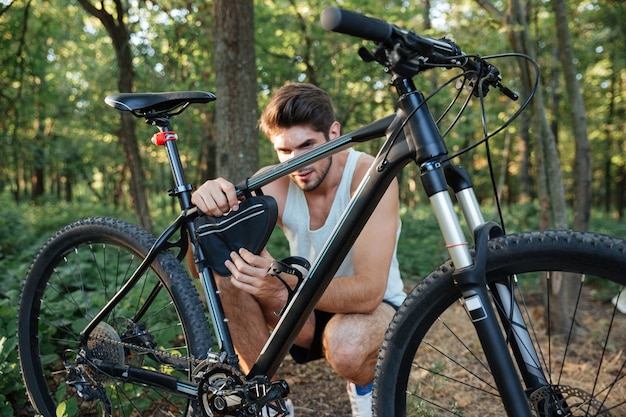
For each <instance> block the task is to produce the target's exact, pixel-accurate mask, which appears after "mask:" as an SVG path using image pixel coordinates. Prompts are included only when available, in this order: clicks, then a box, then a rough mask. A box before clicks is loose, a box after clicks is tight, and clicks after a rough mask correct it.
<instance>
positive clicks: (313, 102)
mask: <svg viewBox="0 0 626 417" xmlns="http://www.w3.org/2000/svg"><path fill="white" fill-rule="evenodd" d="M335 120H336V119H335V110H334V108H333V103H332V100H331V99H330V96H329V95H328V93H326V91H324V90H322V89H321V88H319V87H316V86H314V85H313V84H307V83H297V84H287V85H284V86H282V87H281V88H279V89H278V90H276V92H275V93H274V94H273V95H272V98H271V99H270V101H269V103H268V104H267V106H266V107H265V110H263V113H262V114H261V118H260V119H259V128H260V129H261V131H262V132H263V133H264V134H265V136H267V137H268V138H270V139H271V138H272V137H273V136H274V135H275V134H276V133H277V131H278V130H279V129H285V128H290V127H293V126H299V125H305V126H309V127H310V128H311V129H313V130H315V131H316V132H323V133H324V135H325V136H326V139H328V133H329V130H330V126H331V125H332V124H333V123H334V122H335Z"/></svg>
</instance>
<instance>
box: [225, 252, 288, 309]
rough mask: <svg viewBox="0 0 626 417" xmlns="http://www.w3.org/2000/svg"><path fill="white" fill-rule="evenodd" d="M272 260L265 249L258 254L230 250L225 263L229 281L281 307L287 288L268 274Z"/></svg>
mask: <svg viewBox="0 0 626 417" xmlns="http://www.w3.org/2000/svg"><path fill="white" fill-rule="evenodd" d="M272 261H273V258H272V257H271V256H270V254H269V252H267V250H265V249H264V250H263V251H262V252H261V254H260V255H255V254H253V253H252V252H250V251H248V250H246V249H240V250H239V253H237V252H231V260H229V261H226V262H225V265H226V268H228V270H229V271H230V273H231V274H232V278H231V283H232V285H233V286H234V287H236V288H239V289H240V290H242V291H245V292H247V293H248V294H250V295H252V296H253V297H255V298H256V299H257V300H259V301H262V302H267V301H270V303H272V304H274V303H276V305H280V306H281V307H282V305H283V304H284V303H285V302H287V295H288V294H287V289H286V288H285V286H284V285H283V284H282V283H281V282H280V281H279V280H278V279H276V278H274V277H273V276H271V275H268V271H269V268H270V265H271V264H272Z"/></svg>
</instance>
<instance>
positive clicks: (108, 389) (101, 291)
mask: <svg viewBox="0 0 626 417" xmlns="http://www.w3.org/2000/svg"><path fill="white" fill-rule="evenodd" d="M101 240H102V239H101ZM104 240H105V242H97V241H93V242H90V243H89V244H83V245H79V246H76V247H72V248H68V250H64V251H63V252H64V254H63V256H59V257H58V259H57V260H56V261H54V262H53V264H50V267H49V268H48V269H47V271H46V272H47V273H46V279H45V282H44V280H42V281H40V285H39V288H38V289H37V291H36V292H35V294H34V297H33V299H34V300H37V299H38V297H39V296H38V294H42V295H41V303H40V304H39V303H37V302H34V303H33V304H32V306H31V307H30V312H29V313H30V316H31V317H36V319H33V320H32V321H31V326H37V331H36V337H35V334H34V333H33V334H30V335H29V336H28V338H29V344H28V345H26V344H24V345H26V346H28V347H27V348H25V350H29V352H28V356H29V357H31V358H32V359H33V361H32V365H30V366H32V368H33V372H34V373H35V374H37V371H38V370H39V371H40V372H41V369H43V373H44V374H45V377H43V378H41V377H39V378H37V379H36V380H35V378H36V377H31V379H30V380H29V378H27V377H26V375H25V379H26V383H27V385H29V389H31V391H32V390H33V389H34V390H36V391H40V392H41V393H42V394H41V395H40V396H39V395H37V396H35V398H33V399H34V400H35V401H36V402H38V404H39V408H40V409H41V408H43V407H45V408H46V409H47V410H49V411H51V412H52V413H54V412H55V410H54V409H51V402H52V403H54V404H55V405H54V406H53V407H55V408H56V407H57V406H58V404H60V406H61V407H63V408H65V409H66V410H67V412H68V414H69V415H72V414H78V415H81V416H96V415H108V414H109V412H111V409H112V410H114V411H113V413H114V414H115V413H117V415H121V416H126V415H128V416H130V415H155V416H158V415H167V416H171V415H184V414H185V413H187V409H188V401H187V399H185V398H183V397H180V396H174V395H170V394H166V393H163V392H159V391H155V390H151V389H148V388H146V387H143V386H138V385H133V384H128V383H121V382H117V383H113V381H112V380H111V379H109V378H107V377H105V376H103V375H102V374H100V373H98V372H97V371H95V370H94V368H93V367H91V366H90V365H89V363H88V362H85V361H84V360H83V359H82V358H83V357H84V356H85V355H84V354H83V353H81V351H80V346H79V343H78V340H79V333H80V331H82V330H83V329H84V328H85V326H86V325H87V323H88V322H89V321H90V320H91V319H92V318H93V317H94V314H95V313H96V312H97V311H98V310H99V309H100V308H101V307H102V306H104V305H105V303H106V302H107V301H108V300H109V299H110V298H111V297H112V295H113V294H114V293H115V291H116V290H117V289H119V287H120V286H121V285H122V284H123V283H124V282H125V280H126V279H127V278H128V276H129V275H130V274H131V273H132V271H133V270H134V268H136V267H137V266H138V265H139V263H140V261H141V257H140V256H137V253H134V251H133V250H129V249H128V248H127V247H125V245H119V244H118V243H117V242H115V241H114V240H111V239H104ZM158 273H161V274H163V273H165V272H164V271H158ZM158 280H159V279H158V275H157V273H156V272H155V270H150V271H148V273H147V274H146V276H145V277H144V278H142V280H141V282H140V284H139V285H137V286H136V287H135V288H134V289H133V290H132V293H131V294H130V296H129V297H127V298H126V299H128V300H133V301H129V302H123V303H122V304H121V305H120V306H119V307H117V308H116V309H115V310H114V311H113V313H112V314H111V315H110V316H109V317H107V319H106V320H105V322H106V323H105V326H107V331H108V333H107V332H104V334H105V335H109V337H108V338H105V339H104V340H95V339H93V338H91V339H90V341H89V342H88V345H89V346H90V347H91V348H93V349H94V350H95V351H96V352H98V351H100V352H101V351H111V350H117V351H118V354H119V352H120V351H121V352H123V355H124V364H126V365H134V366H145V367H147V368H149V369H157V370H161V371H164V372H167V373H169V374H173V375H178V376H180V377H182V378H185V377H188V375H189V372H188V370H187V369H178V368H179V366H180V363H181V362H184V361H178V362H175V361H170V362H172V363H175V364H176V365H174V366H172V365H171V364H169V363H162V362H163V358H162V357H160V356H157V357H154V355H150V354H149V353H148V349H153V350H161V351H165V352H167V355H174V356H188V351H189V349H188V346H187V341H186V338H185V337H184V336H183V335H182V330H181V327H182V325H181V320H180V317H179V316H178V314H177V311H176V308H175V306H174V304H173V303H172V300H171V298H170V296H169V294H168V292H167V291H166V290H165V289H161V290H160V291H159V293H158V296H157V297H156V298H155V300H154V302H153V303H152V305H151V307H150V308H149V309H148V310H147V312H146V313H145V314H144V315H143V317H142V319H141V320H140V323H141V324H142V327H141V329H134V328H133V329H130V328H132V327H133V326H129V323H131V320H130V318H131V317H134V315H135V314H136V312H137V311H138V309H139V308H140V304H139V303H138V302H137V301H136V300H142V299H144V300H145V299H146V297H147V295H148V294H149V293H150V291H151V290H152V289H153V288H154V287H155V285H156V283H157V282H158ZM126 299H125V300H126ZM111 340H112V341H113V342H111ZM139 343H141V344H143V345H144V347H147V348H148V349H144V350H142V349H130V348H129V346H130V344H139ZM25 353H26V352H24V351H22V352H21V355H20V356H21V357H22V356H25ZM100 355H104V357H100V359H107V360H108V359H110V358H111V356H107V355H110V353H109V354H107V353H100ZM97 357H98V353H96V358H97ZM118 357H119V356H118ZM166 357H167V356H166ZM156 359H158V360H156ZM64 360H67V362H69V366H65V365H64ZM165 361H166V362H167V361H168V359H165ZM22 362H24V361H22ZM81 362H83V363H81ZM160 362H161V363H160ZM68 369H69V370H71V371H74V372H78V371H83V372H82V373H81V375H82V379H81V380H79V381H78V382H77V380H76V379H73V378H69V379H68V378H67V370H68ZM67 381H69V382H71V384H70V385H71V386H68V385H67V384H66V382H67ZM80 385H82V386H85V387H87V386H89V387H91V389H94V390H95V391H96V392H99V391H98V389H97V387H98V386H99V385H100V386H101V390H102V392H105V393H106V394H97V395H98V396H99V398H96V399H93V400H90V401H87V400H85V399H84V398H81V397H80V396H79V395H77V389H78V388H80ZM48 390H49V391H50V393H51V394H50V397H49V396H47V392H48ZM37 397H39V398H37ZM51 399H53V401H50V400H51ZM44 403H45V404H46V405H44ZM145 413H147V414H145Z"/></svg>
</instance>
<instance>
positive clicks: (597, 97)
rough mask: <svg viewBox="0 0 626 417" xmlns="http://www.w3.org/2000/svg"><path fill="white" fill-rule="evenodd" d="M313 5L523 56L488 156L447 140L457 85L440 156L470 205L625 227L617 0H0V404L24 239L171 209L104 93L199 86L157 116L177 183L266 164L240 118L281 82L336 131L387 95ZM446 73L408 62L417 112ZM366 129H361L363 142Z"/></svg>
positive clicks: (555, 222)
mask: <svg viewBox="0 0 626 417" xmlns="http://www.w3.org/2000/svg"><path fill="white" fill-rule="evenodd" d="M329 5H334V6H339V7H341V8H344V9H348V10H354V11H358V12H360V13H363V14H366V15H369V16H372V17H377V18H380V19H383V20H386V21H388V22H391V23H393V24H395V25H397V26H399V27H401V28H403V29H410V30H413V31H415V32H416V33H418V34H420V35H425V36H430V37H433V38H441V37H448V38H449V39H452V40H454V41H455V42H456V43H457V44H458V45H460V47H461V48H462V49H463V51H464V52H466V53H471V54H476V55H480V56H492V55H498V54H503V53H509V52H512V53H516V54H525V55H527V56H529V57H531V58H532V59H533V60H534V61H536V62H537V64H538V68H539V74H538V75H539V76H540V78H539V84H538V86H537V90H536V93H535V95H534V97H533V99H532V101H531V102H530V105H529V106H528V108H527V110H526V111H525V112H523V113H522V114H521V116H519V117H518V118H517V119H516V120H515V121H514V123H512V124H511V125H510V126H509V127H508V128H507V129H506V130H504V131H503V132H501V133H500V134H498V135H496V136H494V137H493V138H492V139H491V140H490V141H489V151H490V154H489V155H488V154H487V152H486V151H485V148H484V146H478V147H476V148H474V149H471V150H469V151H468V152H461V151H463V150H465V149H467V148H472V145H473V144H475V143H477V142H479V141H480V140H481V139H482V138H483V137H484V132H483V125H482V124H481V113H480V103H479V101H478V100H473V102H472V103H471V105H470V107H469V108H468V109H467V110H466V112H465V113H463V114H462V115H461V117H460V118H459V120H458V122H457V123H456V124H455V125H454V128H453V129H452V130H451V131H450V132H449V133H448V134H447V135H446V142H447V144H448V147H449V149H450V152H451V154H457V153H460V155H459V157H458V159H459V160H461V161H462V162H463V163H464V164H465V165H466V166H467V167H468V168H469V169H470V170H471V171H472V174H473V176H474V177H473V178H474V181H475V187H476V189H477V194H478V195H479V196H484V197H483V198H484V199H485V201H484V202H486V203H489V204H491V203H493V201H492V200H493V198H492V196H493V195H494V189H495V194H497V195H498V196H499V198H500V201H501V204H502V206H503V207H505V209H506V210H510V211H511V213H513V222H514V224H520V225H521V226H520V227H522V226H527V225H530V226H532V227H541V228H548V227H554V228H575V229H590V228H591V229H597V228H598V227H600V228H603V230H599V231H604V232H613V233H615V234H617V235H620V236H621V237H626V226H624V223H625V222H624V220H623V219H624V216H625V215H626V133H625V132H626V126H625V125H626V118H625V114H626V50H625V48H624V45H626V25H625V24H624V22H626V4H625V3H624V2H623V1H622V0H578V1H566V0H454V1H450V0H404V1H401V0H359V1H356V0H325V1H320V0H309V1H300V0H263V1H260V0H256V1H253V0H234V1H233V0H214V1H201V2H194V1H192V0H100V1H96V0H64V1H58V0H0V62H1V63H2V65H1V66H0V114H3V115H4V116H3V117H2V119H1V120H0V130H1V131H2V132H4V133H3V136H2V138H0V143H1V145H2V148H3V152H2V159H3V161H2V164H0V172H1V174H0V213H1V216H0V225H2V226H3V230H4V231H3V233H2V236H0V262H1V263H2V267H1V269H0V291H1V292H2V293H3V294H4V295H0V327H1V329H0V374H6V375H11V376H10V377H8V378H6V379H5V380H4V381H0V414H2V415H11V414H9V412H13V410H12V409H11V406H10V403H14V404H15V401H18V402H20V401H22V402H23V401H24V394H23V393H22V392H21V388H20V383H21V382H17V381H18V380H19V374H17V370H16V369H15V363H14V356H15V352H14V351H13V348H14V346H15V340H14V337H13V338H12V337H11V332H12V329H13V331H14V326H15V324H14V323H13V320H14V315H13V316H12V314H14V313H13V311H14V310H12V312H11V313H7V314H4V312H7V311H9V310H10V309H11V308H14V307H15V303H16V302H17V301H16V294H17V291H19V282H20V280H21V279H23V275H24V274H25V272H26V269H27V267H28V263H29V262H30V260H31V259H32V256H33V254H34V252H35V251H36V248H37V247H38V246H39V245H41V241H42V239H43V238H44V237H45V236H47V235H49V234H50V233H51V232H52V231H53V230H56V229H57V228H59V227H60V226H62V225H63V224H64V223H67V222H69V221H73V220H76V219H78V218H81V217H85V216H88V215H95V214H106V215H115V216H118V217H124V218H127V219H130V220H132V221H133V222H136V223H139V224H140V225H141V226H143V227H144V228H146V229H148V230H150V231H154V230H156V229H158V228H159V227H161V228H162V226H164V225H165V224H167V223H168V222H169V220H171V219H173V218H174V216H175V215H176V213H177V205H176V201H175V200H174V199H171V198H169V197H168V196H167V190H168V189H169V188H170V187H171V174H170V168H169V166H168V164H167V160H166V157H165V153H164V152H163V149H162V148H159V147H157V146H154V145H153V144H152V143H151V141H150V138H151V137H152V135H153V134H154V133H155V131H154V129H153V128H152V127H150V126H147V125H145V124H144V123H143V122H142V120H141V119H134V118H133V117H131V116H130V115H128V114H120V113H119V112H118V111H116V110H114V109H112V108H110V107H108V106H107V105H106V104H105V102H104V98H105V97H106V96H107V95H109V94H113V93H118V92H154V91H177V90H203V91H210V92H214V93H215V94H216V95H217V101H216V102H214V103H210V104H207V105H200V106H198V105H195V106H193V107H191V108H189V109H188V110H186V111H185V113H184V114H182V115H180V116H177V117H176V118H175V119H174V123H173V124H174V127H175V129H176V131H177V133H178V136H179V138H180V140H179V141H178V146H179V149H180V152H181V156H182V158H183V161H184V163H185V168H186V170H187V171H186V172H187V174H188V180H189V181H190V182H191V183H193V184H195V185H198V184H200V183H201V182H202V181H203V180H205V179H207V178H214V177H217V176H222V177H225V178H228V179H230V180H232V181H233V182H239V181H242V180H244V179H245V178H246V177H247V176H250V175H252V174H253V173H254V172H255V171H257V170H258V169H259V168H260V167H262V166H265V165H268V164H273V163H275V162H276V159H275V156H274V152H273V149H272V147H271V144H270V143H269V141H267V140H266V139H265V138H263V137H262V136H261V134H260V133H259V132H258V131H257V129H256V123H257V118H258V115H259V114H260V111H261V110H262V108H263V106H264V104H265V103H266V102H267V100H268V97H269V95H270V94H271V93H272V92H273V91H274V90H275V89H276V88H278V87H280V86H282V85H283V84H285V83H288V82H310V83H314V84H316V85H318V86H320V87H322V88H324V89H326V90H327V91H328V92H329V93H330V95H331V97H333V100H334V104H335V107H336V110H337V117H338V120H339V121H340V123H341V125H342V130H343V131H344V132H349V131H351V130H353V129H356V128H357V127H359V126H362V125H364V124H367V123H369V122H371V121H374V120H376V119H378V118H380V117H383V116H385V115H387V114H390V113H392V112H393V111H394V109H395V96H394V94H395V93H394V92H393V91H392V89H391V88H390V86H389V76H388V74H386V73H385V72H384V71H383V69H382V68H381V67H379V66H377V65H375V64H373V63H366V62H363V60H362V59H361V58H360V57H359V54H358V49H359V48H360V47H361V46H366V47H368V48H369V47H371V46H372V45H368V44H367V42H364V41H361V40H359V39H356V38H351V37H349V36H346V35H341V34H336V33H329V32H327V31H325V30H324V29H322V27H321V26H320V23H319V19H320V14H321V12H322V10H323V9H324V8H325V7H326V6H329ZM493 63H494V64H495V65H497V66H498V67H499V68H500V69H501V71H502V76H503V80H504V82H505V83H507V85H509V86H510V87H511V88H512V89H515V90H517V91H518V92H519V93H520V94H521V95H522V97H528V94H529V92H530V91H531V89H532V87H533V84H532V83H533V80H534V73H533V69H532V67H531V66H528V65H527V61H524V60H522V59H519V56H517V55H516V56H511V55H507V56H502V57H499V58H494V59H493ZM454 75H455V74H454V73H453V70H449V71H441V70H437V71H429V72H424V73H423V74H420V75H419V79H416V83H417V84H418V85H419V87H420V88H422V89H423V90H424V91H425V93H430V92H433V91H436V89H437V87H439V86H444V88H443V89H442V90H441V91H440V92H439V93H437V94H436V95H435V96H434V98H433V100H432V101H431V108H432V109H433V111H434V112H438V113H443V112H444V110H445V109H446V108H447V106H448V104H449V103H450V101H451V100H452V98H453V97H454V96H455V94H456V87H455V83H450V84H446V82H447V81H449V80H450V79H452V78H453V76H454ZM485 100H486V101H487V102H489V101H491V103H492V104H489V103H488V104H487V105H486V110H485V111H486V113H485V115H484V118H485V120H487V121H488V131H489V132H492V131H494V130H496V129H498V128H499V127H500V125H502V124H503V123H504V122H505V121H506V120H507V119H508V117H509V116H510V115H511V114H513V113H514V112H515V109H516V107H515V106H518V107H519V105H520V103H512V102H511V101H510V100H507V99H505V98H503V97H502V96H499V95H498V93H497V92H495V91H494V92H490V94H488V96H487V97H486V98H485ZM520 101H523V100H520ZM457 108H458V103H457V104H455V106H454V109H457ZM452 113H454V112H452ZM455 116H456V114H451V115H448V116H447V118H446V119H445V121H447V120H448V118H451V119H454V117H455ZM445 121H444V124H445ZM379 145H380V143H378V142H375V143H369V144H364V145H360V146H361V147H362V148H363V150H365V151H368V152H372V153H374V152H376V151H377V146H379ZM488 156H489V158H488ZM489 167H491V170H490V169H489ZM399 180H400V184H401V190H402V191H401V199H402V201H401V203H402V207H403V210H409V209H412V208H414V207H417V206H419V205H420V204H421V203H423V202H424V201H425V197H424V195H423V192H422V191H421V190H420V189H419V187H420V186H419V169H418V167H407V168H406V169H405V171H404V172H403V173H402V175H401V177H400V178H399ZM492 183H494V184H495V185H493V184H492ZM420 216H421V214H420ZM595 216H599V217H600V218H602V219H603V222H602V223H601V226H597V225H596V224H594V223H593V218H595ZM412 219H413V220H414V223H417V219H418V216H417V215H415V216H413V217H412ZM607 222H608V223H607ZM407 226H408V227H407V228H408V229H409V230H410V229H412V228H413V227H417V226H414V225H412V224H411V222H410V221H409V222H407ZM421 272H425V271H421ZM3 335H8V337H7V336H3ZM16 375H17V376H16ZM16 383H17V385H15V384H16Z"/></svg>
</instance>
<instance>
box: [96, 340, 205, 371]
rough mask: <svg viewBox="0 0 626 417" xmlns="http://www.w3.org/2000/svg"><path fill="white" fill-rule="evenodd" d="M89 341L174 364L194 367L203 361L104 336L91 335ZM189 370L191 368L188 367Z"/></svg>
mask: <svg viewBox="0 0 626 417" xmlns="http://www.w3.org/2000/svg"><path fill="white" fill-rule="evenodd" d="M90 339H93V340H97V341H101V342H104V343H108V344H110V345H114V346H122V347H124V348H128V349H130V350H134V351H139V352H142V353H152V354H154V355H156V356H158V357H160V358H168V359H170V360H172V361H176V363H182V362H185V363H187V364H188V365H193V367H196V366H198V365H200V364H202V363H203V362H204V361H205V360H202V359H195V358H192V357H190V356H180V355H174V354H172V353H169V352H166V351H164V350H159V349H151V348H147V347H144V346H139V345H136V344H133V343H128V342H122V341H120V340H114V339H111V338H108V337H105V336H99V335H92V336H90ZM168 364H169V365H174V364H171V363H168ZM190 368H191V367H190Z"/></svg>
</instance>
